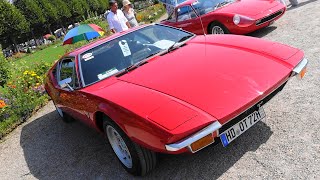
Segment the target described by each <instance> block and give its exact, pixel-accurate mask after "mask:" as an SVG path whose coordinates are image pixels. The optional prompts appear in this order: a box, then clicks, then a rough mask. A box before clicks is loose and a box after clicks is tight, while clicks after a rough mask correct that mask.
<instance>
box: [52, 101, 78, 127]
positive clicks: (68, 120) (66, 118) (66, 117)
mask: <svg viewBox="0 0 320 180" xmlns="http://www.w3.org/2000/svg"><path fill="white" fill-rule="evenodd" d="M54 106H55V107H56V111H57V113H58V114H59V116H60V118H61V119H62V121H63V122H65V123H71V122H73V121H74V119H73V118H72V117H71V116H69V115H68V114H67V113H65V112H63V111H62V110H61V109H60V108H58V107H57V106H56V105H54Z"/></svg>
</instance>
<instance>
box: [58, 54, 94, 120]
mask: <svg viewBox="0 0 320 180" xmlns="http://www.w3.org/2000/svg"><path fill="white" fill-rule="evenodd" d="M76 69H77V68H76V61H75V58H74V57H68V58H64V59H63V60H62V61H60V63H59V64H58V71H57V80H58V83H59V88H58V91H59V93H58V94H59V96H58V101H57V102H59V106H60V108H61V109H62V110H63V111H64V112H66V113H67V114H69V115H70V116H72V117H74V118H76V119H78V120H81V121H82V122H84V123H85V124H87V125H89V126H92V121H91V120H90V118H89V113H88V112H87V111H86V106H87V104H88V98H87V96H86V95H84V94H83V93H82V92H81V91H79V90H80V88H81V86H80V81H79V76H78V74H79V73H78V72H77V70H76ZM66 82H68V83H66ZM65 84H67V86H63V85H65Z"/></svg>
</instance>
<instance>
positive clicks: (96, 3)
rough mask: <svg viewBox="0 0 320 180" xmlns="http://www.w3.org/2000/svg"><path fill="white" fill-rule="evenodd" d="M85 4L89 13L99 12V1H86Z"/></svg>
mask: <svg viewBox="0 0 320 180" xmlns="http://www.w3.org/2000/svg"><path fill="white" fill-rule="evenodd" d="M87 4H88V5H89V8H90V10H91V11H93V12H95V13H97V12H98V11H99V7H100V5H99V1H98V0H87Z"/></svg>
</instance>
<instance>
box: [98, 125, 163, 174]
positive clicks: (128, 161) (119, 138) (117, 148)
mask: <svg viewBox="0 0 320 180" xmlns="http://www.w3.org/2000/svg"><path fill="white" fill-rule="evenodd" d="M104 130H105V133H106V136H107V138H108V142H109V144H110V146H111V147H112V149H113V151H114V153H115V154H116V156H117V157H118V160H119V161H120V162H121V165H122V167H123V168H124V169H125V170H126V171H128V172H129V173H131V174H133V175H135V176H144V175H145V174H147V173H148V172H149V171H151V170H152V169H154V167H155V166H156V163H157V157H156V153H155V152H152V151H150V150H148V149H145V148H143V147H141V146H140V145H138V144H136V143H134V142H132V141H131V140H130V139H129V138H128V136H127V135H126V134H125V133H124V132H123V131H122V130H121V129H120V128H119V127H118V126H117V125H116V124H115V123H113V122H111V121H109V120H107V121H104Z"/></svg>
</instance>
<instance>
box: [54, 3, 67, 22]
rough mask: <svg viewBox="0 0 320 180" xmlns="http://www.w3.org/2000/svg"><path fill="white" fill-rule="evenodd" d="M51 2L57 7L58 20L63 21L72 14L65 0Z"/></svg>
mask: <svg viewBox="0 0 320 180" xmlns="http://www.w3.org/2000/svg"><path fill="white" fill-rule="evenodd" d="M51 2H52V4H53V5H54V6H55V7H56V8H57V13H58V21H63V19H64V18H67V19H68V18H70V17H71V16H72V15H71V12H70V9H69V8H68V6H67V4H66V3H65V2H64V1H63V0H55V1H51Z"/></svg>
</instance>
